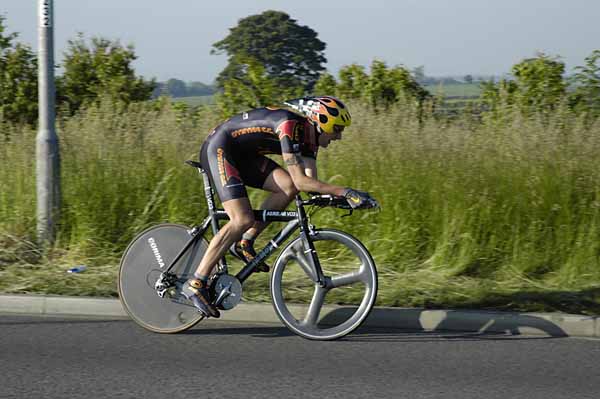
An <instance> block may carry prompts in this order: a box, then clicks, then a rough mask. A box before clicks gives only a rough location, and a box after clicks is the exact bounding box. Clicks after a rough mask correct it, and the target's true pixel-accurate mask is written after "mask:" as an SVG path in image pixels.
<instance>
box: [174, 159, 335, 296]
mask: <svg viewBox="0 0 600 399" xmlns="http://www.w3.org/2000/svg"><path fill="white" fill-rule="evenodd" d="M196 168H197V169H198V171H199V172H200V174H201V175H202V179H203V181H204V196H205V197H206V204H207V206H208V216H207V217H206V219H204V221H203V222H202V224H200V225H198V226H195V227H193V228H192V229H191V230H190V231H189V233H190V235H191V236H192V237H191V238H190V240H189V241H188V242H187V243H186V245H185V246H184V247H183V248H182V249H181V251H179V253H178V254H177V256H176V257H175V258H174V259H173V261H172V262H171V264H170V265H169V267H167V269H166V271H165V272H169V271H170V270H171V268H173V266H174V265H175V264H176V263H177V262H178V261H179V259H180V258H181V257H182V256H183V255H184V254H185V253H186V251H187V250H188V249H189V248H190V247H191V246H192V245H193V244H194V243H195V242H196V241H197V240H199V239H200V237H203V236H204V233H206V230H208V228H209V227H212V231H213V234H215V235H216V234H217V233H218V232H219V221H220V220H229V216H228V215H227V213H226V212H225V211H224V210H223V209H217V208H216V207H215V200H214V192H213V190H212V187H211V184H210V180H209V179H208V176H207V175H206V172H204V170H203V169H202V168H200V167H198V166H196ZM296 208H297V211H279V210H253V212H254V218H255V220H259V221H262V222H288V223H287V224H286V225H285V226H284V227H283V229H281V230H280V231H279V232H278V233H277V234H276V235H275V236H274V237H273V239H271V241H270V242H269V243H268V244H267V245H266V246H265V247H264V248H263V249H262V250H261V251H260V252H259V253H257V254H256V257H255V258H254V259H253V260H252V261H250V262H249V263H248V264H246V266H244V267H243V268H242V270H240V271H239V272H238V273H237V274H236V275H235V277H236V278H237V279H238V280H239V281H240V282H241V283H243V282H244V281H245V280H246V279H247V278H248V277H250V275H251V274H252V273H253V272H254V271H255V270H256V267H257V266H258V264H259V263H260V262H262V261H263V260H264V259H266V258H267V257H269V256H270V255H271V254H272V253H273V252H274V251H275V250H276V249H277V248H278V247H279V246H280V245H281V244H282V243H283V242H284V241H286V240H287V239H288V238H289V237H290V235H292V233H294V231H296V229H298V228H300V236H301V238H302V241H303V242H304V245H305V248H306V251H305V253H307V254H308V256H307V258H308V261H309V262H310V263H311V265H310V266H312V268H313V270H314V271H315V275H316V277H317V281H316V282H318V283H319V284H320V285H322V286H324V285H325V277H324V276H323V271H322V269H321V265H320V263H319V258H318V256H317V252H316V251H315V247H314V244H313V242H312V240H311V228H310V226H309V223H308V217H307V216H306V212H305V210H304V205H303V200H302V198H301V197H300V195H297V196H296ZM218 269H219V272H221V273H227V271H228V270H227V262H226V261H225V257H222V258H221V259H220V260H219V262H218Z"/></svg>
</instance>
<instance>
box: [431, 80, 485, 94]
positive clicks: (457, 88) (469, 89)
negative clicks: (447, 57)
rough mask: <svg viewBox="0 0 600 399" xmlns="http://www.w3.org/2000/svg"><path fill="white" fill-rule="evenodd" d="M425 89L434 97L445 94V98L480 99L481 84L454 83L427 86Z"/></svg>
mask: <svg viewBox="0 0 600 399" xmlns="http://www.w3.org/2000/svg"><path fill="white" fill-rule="evenodd" d="M425 88H426V89H427V90H428V91H429V92H430V93H431V94H433V95H437V94H443V95H444V97H479V95H480V94H481V88H480V87H479V83H453V84H445V85H444V84H439V85H426V86H425Z"/></svg>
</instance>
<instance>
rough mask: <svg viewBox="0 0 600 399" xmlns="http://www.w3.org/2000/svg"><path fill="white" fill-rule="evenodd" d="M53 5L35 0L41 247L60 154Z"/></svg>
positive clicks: (49, 238)
mask: <svg viewBox="0 0 600 399" xmlns="http://www.w3.org/2000/svg"><path fill="white" fill-rule="evenodd" d="M53 25H54V5H53V0H38V104H39V125H38V133H37V138H36V185H37V233H38V243H39V244H40V245H42V246H43V247H45V246H47V245H48V244H52V243H53V242H54V239H55V238H56V224H57V222H58V218H59V209H60V154H59V147H58V136H57V135H56V130H55V127H54V124H55V111H54V104H55V88H54V27H53Z"/></svg>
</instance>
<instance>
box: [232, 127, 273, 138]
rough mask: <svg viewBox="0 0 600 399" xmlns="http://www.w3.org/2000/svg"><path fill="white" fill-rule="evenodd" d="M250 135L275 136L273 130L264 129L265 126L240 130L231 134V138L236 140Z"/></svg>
mask: <svg viewBox="0 0 600 399" xmlns="http://www.w3.org/2000/svg"><path fill="white" fill-rule="evenodd" d="M250 133H268V134H273V129H271V128H270V127H264V126H256V127H245V128H243V129H238V130H234V131H233V132H231V137H233V138H236V137H240V136H243V135H244V134H250Z"/></svg>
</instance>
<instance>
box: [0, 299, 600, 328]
mask: <svg viewBox="0 0 600 399" xmlns="http://www.w3.org/2000/svg"><path fill="white" fill-rule="evenodd" d="M349 310H350V309H349V308H348V307H343V306H339V307H334V306H332V307H327V308H325V309H324V310H323V312H324V315H323V319H324V321H325V322H326V321H335V320H336V319H340V318H341V319H343V318H344V317H346V316H347V314H348V312H349ZM0 313H1V314H28V315H54V316H95V317H107V318H127V317H128V316H127V313H126V312H125V310H124V309H123V307H122V306H121V303H120V302H119V300H118V299H109V298H89V297H70V296H53V295H10V294H0ZM222 320H223V321H237V322H253V323H276V324H279V323H280V321H279V318H278V317H277V315H276V314H275V311H274V310H273V306H272V305H271V304H260V303H241V304H239V305H238V306H236V307H235V308H234V309H232V310H230V311H227V312H224V313H223V316H222ZM364 325H365V326H369V327H378V328H394V329H404V330H412V331H414V330H418V331H427V332H442V331H459V332H479V333H510V334H526V335H543V336H550V337H567V336H572V337H590V338H591V337H595V338H600V322H599V317H597V316H581V315H572V314H563V313H515V312H488V311H474V310H424V309H406V308H385V307H377V308H374V309H373V310H372V312H371V314H370V315H369V318H368V319H367V320H366V322H365V324H364Z"/></svg>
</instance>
